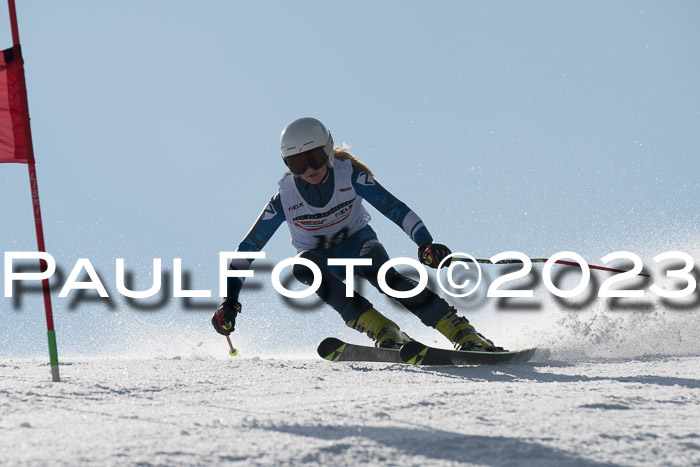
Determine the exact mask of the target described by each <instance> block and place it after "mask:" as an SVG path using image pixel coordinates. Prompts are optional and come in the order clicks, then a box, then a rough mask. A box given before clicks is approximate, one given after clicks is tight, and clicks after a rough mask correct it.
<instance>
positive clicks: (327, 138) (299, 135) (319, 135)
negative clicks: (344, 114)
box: [280, 117, 333, 167]
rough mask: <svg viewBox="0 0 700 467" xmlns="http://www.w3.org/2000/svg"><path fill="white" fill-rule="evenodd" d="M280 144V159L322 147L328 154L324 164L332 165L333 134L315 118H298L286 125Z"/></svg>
mask: <svg viewBox="0 0 700 467" xmlns="http://www.w3.org/2000/svg"><path fill="white" fill-rule="evenodd" d="M280 146H281V147H282V160H284V159H285V158H286V157H289V156H294V155H296V154H299V153H302V152H306V151H310V150H311V149H315V148H320V147H322V148H323V151H324V152H325V153H326V156H328V160H327V161H326V164H327V165H328V167H333V136H331V132H330V131H328V129H327V128H326V126H325V125H324V124H323V123H321V122H320V121H318V120H316V119H315V118H311V117H304V118H298V119H296V120H294V121H293V122H292V123H290V124H289V125H287V126H286V128H285V129H284V130H282V136H281V137H280Z"/></svg>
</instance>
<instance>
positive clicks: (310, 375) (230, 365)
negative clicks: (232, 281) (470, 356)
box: [0, 356, 700, 466]
mask: <svg viewBox="0 0 700 467" xmlns="http://www.w3.org/2000/svg"><path fill="white" fill-rule="evenodd" d="M550 358H555V356H553V357H550ZM699 367H700V357H697V356H658V357H643V358H636V359H624V360H619V359H618V360H614V359H591V358H587V359H584V360H580V361H573V362H572V361H570V362H564V361H557V360H556V359H552V360H548V361H546V362H540V363H531V364H526V365H508V366H499V367H432V368H425V367H424V368H418V367H413V366H409V365H397V364H388V365H387V364H377V363H371V364H368V363H332V362H327V361H324V360H321V359H312V358H298V359H279V358H257V357H255V358H246V357H237V358H228V357H227V358H226V359H223V358H218V359H217V358H210V357H192V356H173V357H171V358H143V359H138V358H104V357H99V358H95V357H92V358H90V357H84V358H75V359H71V360H67V361H65V362H64V363H63V364H62V366H61V373H62V379H63V381H62V382H61V383H51V382H50V381H49V379H50V377H49V368H48V365H47V364H46V362H45V360H44V359H27V358H10V359H2V360H0V440H1V441H2V442H0V464H7V465H45V464H52V465H78V464H99V465H104V464H106V465H111V464H124V463H128V464H137V465H190V464H204V465H206V464H230V465H300V464H303V465H357V464H370V465H401V466H403V465H458V464H459V465H538V466H542V465H544V466H547V465H549V466H561V465H584V466H593V465H616V464H619V465H678V466H687V465H692V464H695V465H698V464H700V423H699V422H698V420H700V406H699V402H700V378H699V375H698V368H699Z"/></svg>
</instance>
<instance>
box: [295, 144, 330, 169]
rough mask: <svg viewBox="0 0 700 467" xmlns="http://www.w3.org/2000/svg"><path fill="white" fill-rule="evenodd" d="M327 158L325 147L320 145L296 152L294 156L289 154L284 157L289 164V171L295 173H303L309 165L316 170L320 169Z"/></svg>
mask: <svg viewBox="0 0 700 467" xmlns="http://www.w3.org/2000/svg"><path fill="white" fill-rule="evenodd" d="M327 160H328V156H327V155H326V151H324V150H323V147H318V148H314V149H310V150H308V151H304V152H301V153H299V154H294V155H293V156H287V157H285V158H284V163H285V164H287V167H289V171H290V172H292V173H293V174H294V175H301V174H303V173H304V172H306V169H308V168H309V167H311V168H312V169H314V170H318V169H320V168H321V167H323V164H325V163H326V161H327Z"/></svg>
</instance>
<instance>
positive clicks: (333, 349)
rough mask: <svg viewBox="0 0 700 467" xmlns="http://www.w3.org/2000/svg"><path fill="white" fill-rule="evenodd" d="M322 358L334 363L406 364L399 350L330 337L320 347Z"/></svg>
mask: <svg viewBox="0 0 700 467" xmlns="http://www.w3.org/2000/svg"><path fill="white" fill-rule="evenodd" d="M317 351H318V354H319V355H320V356H321V358H325V359H326V360H330V361H332V362H385V363H406V362H404V361H403V360H401V357H400V356H399V350H398V349H379V348H377V347H370V346H368V345H355V344H349V343H347V342H343V341H341V340H340V339H336V338H335V337H328V338H326V339H323V341H322V342H321V343H320V344H319V345H318V349H317Z"/></svg>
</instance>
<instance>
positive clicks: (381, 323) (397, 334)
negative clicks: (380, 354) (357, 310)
mask: <svg viewBox="0 0 700 467" xmlns="http://www.w3.org/2000/svg"><path fill="white" fill-rule="evenodd" d="M345 324H347V325H348V326H349V327H351V328H353V329H355V330H356V331H360V332H362V333H365V334H367V335H368V336H369V338H370V339H373V340H374V346H375V347H381V348H384V349H398V348H400V347H401V346H402V345H403V344H405V343H406V342H408V341H409V340H410V339H409V337H408V336H407V335H406V333H404V332H401V330H400V329H399V325H398V324H396V323H394V322H393V321H392V320H390V319H389V318H387V317H386V316H384V315H382V314H381V313H380V312H378V311H377V310H375V309H374V308H370V309H369V310H367V311H365V312H364V313H362V314H361V315H360V316H359V317H358V318H356V319H353V320H351V321H348V322H347V323H345Z"/></svg>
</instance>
